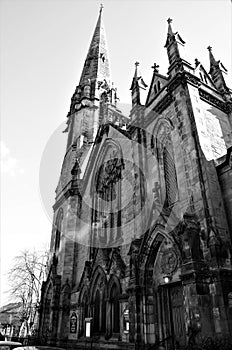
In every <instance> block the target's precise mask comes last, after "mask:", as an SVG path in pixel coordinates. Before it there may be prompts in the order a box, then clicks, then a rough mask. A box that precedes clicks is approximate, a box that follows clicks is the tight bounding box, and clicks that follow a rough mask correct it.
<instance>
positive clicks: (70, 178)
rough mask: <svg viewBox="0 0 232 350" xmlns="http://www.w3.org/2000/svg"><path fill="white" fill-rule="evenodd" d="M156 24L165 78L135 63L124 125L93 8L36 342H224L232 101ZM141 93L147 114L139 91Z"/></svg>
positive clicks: (231, 210)
mask: <svg viewBox="0 0 232 350" xmlns="http://www.w3.org/2000/svg"><path fill="white" fill-rule="evenodd" d="M184 46H185V42H184V41H183V39H182V38H181V36H180V35H179V34H178V33H177V32H175V31H174V30H173V29H172V24H171V20H170V19H169V20H168V33H167V40H166V43H165V49H166V50H167V56H168V60H169V69H168V73H167V75H162V74H160V73H159V69H158V68H159V66H158V65H156V64H154V66H153V67H152V68H153V77H152V80H151V84H150V86H149V87H147V86H146V84H145V83H144V81H143V79H142V77H141V75H140V74H139V72H138V63H137V62H136V65H135V74H134V77H133V80H132V84H131V96H132V108H131V112H130V115H129V116H124V115H123V113H122V112H121V110H120V108H119V106H118V105H119V104H118V97H117V89H116V88H115V87H114V85H113V84H112V83H111V80H110V67H109V57H108V51H107V46H106V37H105V31H104V26H103V20H102V9H100V13H99V18H98V21H97V24H96V28H95V31H94V34H93V38H92V41H91V44H90V47H89V51H88V54H87V57H86V60H85V63H84V67H83V71H82V75H81V78H80V83H79V85H78V86H77V87H76V90H75V92H74V94H73V96H72V99H71V106H70V111H69V113H68V115H67V129H66V130H65V131H66V132H67V135H68V138H67V148H66V153H65V156H64V161H63V165H62V170H61V175H60V180H59V183H58V186H57V189H56V201H55V204H54V207H53V208H54V222H53V228H52V236H51V247H50V250H51V261H50V266H49V271H48V276H47V281H46V282H44V284H43V287H42V297H41V308H40V327H39V337H40V339H41V341H44V342H47V343H48V344H53V345H57V346H63V347H68V348H73V349H90V348H91V349H92V348H93V349H155V347H154V346H155V345H158V346H160V347H162V348H163V349H181V348H183V347H185V346H186V345H187V344H193V343H194V342H199V341H200V340H201V339H203V338H204V337H206V336H207V337H215V336H216V337H222V338H225V337H228V336H229V335H230V334H231V332H232V264H231V239H232V156H231V150H232V99H231V91H230V90H229V88H228V87H227V85H226V83H225V80H224V76H223V74H224V72H225V68H224V66H223V65H222V64H221V63H220V61H217V60H216V59H215V58H214V55H213V53H212V49H211V47H209V48H208V50H209V65H210V71H209V73H207V71H206V70H205V68H204V67H203V66H202V64H201V63H200V62H199V61H198V60H197V59H196V60H195V64H193V65H192V64H191V63H189V62H188V61H186V60H185V58H184V53H183V51H184ZM146 87H147V98H146V102H145V104H142V103H141V96H140V95H141V90H143V89H145V88H146Z"/></svg>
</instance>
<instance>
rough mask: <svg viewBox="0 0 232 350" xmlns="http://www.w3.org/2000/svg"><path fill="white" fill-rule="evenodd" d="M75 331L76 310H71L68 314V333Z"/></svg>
mask: <svg viewBox="0 0 232 350" xmlns="http://www.w3.org/2000/svg"><path fill="white" fill-rule="evenodd" d="M76 332H77V314H76V312H74V311H73V312H72V314H71V316H70V333H71V334H74V333H76Z"/></svg>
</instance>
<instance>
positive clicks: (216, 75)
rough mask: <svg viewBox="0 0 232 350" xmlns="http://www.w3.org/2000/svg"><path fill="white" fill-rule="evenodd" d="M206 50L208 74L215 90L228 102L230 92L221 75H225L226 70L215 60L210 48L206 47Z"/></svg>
mask: <svg viewBox="0 0 232 350" xmlns="http://www.w3.org/2000/svg"><path fill="white" fill-rule="evenodd" d="M207 49H208V50H209V62H210V71H209V74H210V75H211V77H212V79H213V82H214V84H215V86H216V88H217V89H218V90H219V91H220V92H221V93H222V95H223V97H224V98H225V99H226V100H230V99H231V96H230V90H229V88H228V87H227V85H226V83H225V79H224V76H223V73H224V74H227V69H226V68H225V67H224V66H223V64H222V63H221V62H220V61H216V60H215V58H214V55H213V53H212V47H211V46H208V47H207Z"/></svg>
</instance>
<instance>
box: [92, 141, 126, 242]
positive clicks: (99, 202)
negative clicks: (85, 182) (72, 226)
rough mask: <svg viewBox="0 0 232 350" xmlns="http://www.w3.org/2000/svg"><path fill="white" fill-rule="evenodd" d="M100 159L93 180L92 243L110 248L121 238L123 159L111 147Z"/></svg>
mask: <svg viewBox="0 0 232 350" xmlns="http://www.w3.org/2000/svg"><path fill="white" fill-rule="evenodd" d="M109 150H110V152H107V154H106V156H105V157H104V158H103V159H102V161H101V163H100V166H99V169H98V172H97V174H96V178H95V193H94V197H93V208H94V210H93V217H92V222H93V228H94V232H93V243H92V246H96V245H100V246H101V247H102V248H105V247H110V246H111V245H113V244H114V243H115V241H118V240H119V239H120V236H121V209H120V207H121V176H122V169H123V166H124V165H123V159H122V158H121V155H120V153H119V152H118V151H117V150H116V149H115V148H113V147H110V148H109Z"/></svg>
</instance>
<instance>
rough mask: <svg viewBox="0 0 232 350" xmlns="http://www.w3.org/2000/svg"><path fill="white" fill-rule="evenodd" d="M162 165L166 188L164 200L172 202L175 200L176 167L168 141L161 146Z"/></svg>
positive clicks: (168, 203)
mask: <svg viewBox="0 0 232 350" xmlns="http://www.w3.org/2000/svg"><path fill="white" fill-rule="evenodd" d="M163 166H164V178H165V188H166V201H167V205H168V206H170V205H172V204H174V203H175V202H176V200H177V191H178V187H177V177H176V167H175V162H174V155H173V150H172V148H171V144H170V143H168V144H166V145H165V147H164V148H163Z"/></svg>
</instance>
